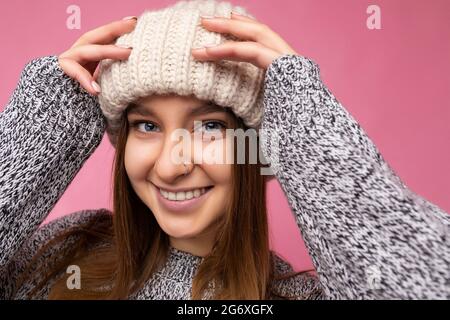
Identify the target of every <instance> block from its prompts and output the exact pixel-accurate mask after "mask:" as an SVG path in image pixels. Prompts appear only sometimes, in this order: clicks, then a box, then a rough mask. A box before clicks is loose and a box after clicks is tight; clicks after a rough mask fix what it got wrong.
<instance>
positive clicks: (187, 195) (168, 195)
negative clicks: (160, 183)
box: [159, 188, 206, 201]
mask: <svg viewBox="0 0 450 320" xmlns="http://www.w3.org/2000/svg"><path fill="white" fill-rule="evenodd" d="M159 192H160V193H161V195H162V196H163V197H164V198H165V199H168V200H173V201H182V200H189V199H192V198H198V197H200V196H201V195H202V194H204V193H205V192H206V188H201V189H194V190H189V191H187V192H183V191H182V192H169V191H165V190H162V189H159Z"/></svg>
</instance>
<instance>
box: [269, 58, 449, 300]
mask: <svg viewBox="0 0 450 320" xmlns="http://www.w3.org/2000/svg"><path fill="white" fill-rule="evenodd" d="M261 132H262V152H263V155H264V157H265V158H266V159H267V161H269V162H270V163H271V168H272V171H273V173H274V174H275V176H276V177H277V179H278V181H279V183H280V185H281V187H282V189H283V191H284V193H285V195H286V197H287V199H288V202H289V205H290V207H291V209H292V212H293V214H294V216H295V219H296V222H297V225H298V227H299V229H300V232H301V234H302V236H303V239H304V241H305V244H306V247H307V249H308V251H309V254H310V255H311V258H312V261H313V264H314V266H315V268H316V270H317V274H318V278H319V281H320V284H321V286H322V287H323V290H324V295H325V297H326V298H329V299H426V298H431V299H449V298H450V294H449V284H450V276H449V274H450V272H449V266H450V250H449V248H450V246H449V242H448V235H449V224H450V219H449V215H448V214H447V213H446V212H444V211H443V210H442V209H441V208H439V207H438V206H436V205H434V204H432V203H430V202H429V201H427V200H425V199H424V198H422V197H421V196H419V195H418V194H415V193H414V192H413V191H411V190H410V189H408V187H407V186H406V185H405V184H404V183H403V182H402V181H401V179H400V178H399V177H398V176H397V175H396V174H395V173H394V172H393V170H392V169H391V168H390V166H389V165H388V164H387V163H386V161H385V160H384V159H383V157H382V155H381V154H380V152H379V151H378V150H377V147H376V146H375V145H374V143H373V142H372V141H371V140H370V138H369V137H368V136H367V134H366V133H365V132H364V130H363V129H362V128H361V127H360V126H359V124H358V123H357V122H356V121H355V119H354V118H353V117H352V116H351V115H350V114H349V113H348V111H347V110H346V109H345V108H344V107H343V106H342V105H341V104H340V103H339V102H338V101H337V100H336V98H335V97H334V96H333V94H332V93H331V92H330V91H329V90H328V89H327V87H326V86H325V85H324V83H323V82H322V81H321V79H320V70H319V66H318V65H317V64H316V63H315V62H314V61H312V60H311V59H308V58H306V57H303V56H299V55H284V56H281V57H278V58H277V59H275V60H274V61H273V62H272V64H271V65H270V66H269V67H268V69H267V71H266V79H265V91H264V117H263V123H262V125H261Z"/></svg>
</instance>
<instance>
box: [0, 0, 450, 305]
mask: <svg viewBox="0 0 450 320" xmlns="http://www.w3.org/2000/svg"><path fill="white" fill-rule="evenodd" d="M232 11H238V12H239V13H240V14H241V15H236V14H234V13H233V14H232V13H231V12H232ZM201 15H208V16H217V15H218V16H219V17H215V18H214V17H213V18H208V19H202V20H201V23H199V22H200V21H199V20H200V16H201ZM131 20H135V19H131ZM135 23H136V21H134V22H133V21H130V19H127V20H124V21H120V22H114V23H111V24H110V25H107V26H103V27H100V28H98V29H95V30H93V31H91V32H88V33H87V34H85V35H83V36H82V37H81V38H80V39H79V40H78V41H77V42H76V43H75V45H74V46H73V47H72V48H71V49H69V50H68V51H66V52H64V53H63V54H61V56H60V57H59V58H58V57H56V56H50V57H43V58H39V59H35V60H33V61H31V62H30V63H29V64H28V65H27V66H26V67H25V69H24V71H23V73H22V75H21V79H20V84H19V85H18V87H17V90H16V91H15V92H14V95H13V96H12V98H11V99H10V103H9V105H8V106H7V107H6V108H5V111H4V112H2V113H1V114H0V128H2V130H3V131H2V133H3V134H1V135H0V145H1V146H2V148H0V159H2V161H1V162H0V197H1V198H0V222H1V223H0V225H1V228H0V253H1V255H0V284H1V287H0V289H1V290H0V297H2V298H5V299H14V298H19V299H20V298H51V299H62V298H67V299H79V298H83V299H190V298H192V299H201V298H215V299H278V298H283V299H323V298H326V299H348V298H350V299H361V298H367V299H391V298H393V299H399V298H413V299H417V298H448V283H449V281H450V279H449V274H448V265H449V264H450V261H449V259H448V255H445V254H443V253H445V252H448V249H449V245H448V241H446V239H447V238H448V227H449V224H450V222H449V221H450V220H449V215H448V214H447V213H445V212H444V211H443V210H441V209H440V208H438V207H437V206H435V205H433V204H432V203H430V202H428V201H426V200H425V199H423V198H422V197H420V196H419V195H417V194H415V193H414V192H413V191H411V190H409V189H408V188H407V187H406V185H405V184H404V183H403V182H402V181H401V179H400V178H399V177H398V176H397V175H396V174H395V172H394V171H393V170H392V169H391V167H390V166H389V165H388V164H387V163H386V162H385V160H384V159H383V157H382V155H381V154H380V152H379V151H378V149H377V147H376V146H375V145H374V144H373V142H372V141H371V140H370V138H369V137H368V136H367V135H366V133H365V132H364V130H363V129H362V128H361V126H360V125H359V124H358V123H357V122H356V120H355V119H353V117H352V116H351V115H350V114H349V113H348V112H347V110H346V109H345V108H344V107H343V106H342V105H341V104H340V103H339V102H338V101H337V99H336V98H335V97H334V96H333V94H332V93H331V91H330V90H329V89H328V88H327V87H326V86H325V84H324V83H323V82H322V81H321V78H320V73H319V67H318V65H317V64H316V63H315V62H314V61H313V60H311V59H309V58H306V57H303V56H300V55H298V54H296V53H295V52H294V51H293V50H292V49H291V48H290V46H289V45H288V44H287V43H286V42H285V41H284V40H283V39H282V38H281V37H280V36H279V35H277V34H276V33H275V32H273V31H272V30H271V29H270V28H269V27H267V26H265V25H263V24H262V23H260V22H258V21H257V20H256V19H254V17H252V16H251V15H248V14H247V13H246V11H245V10H244V9H242V8H240V7H233V6H232V5H231V4H230V3H227V2H217V1H214V0H192V1H180V2H177V3H176V4H175V5H173V6H171V7H168V8H164V9H163V10H157V11H146V12H144V13H143V14H142V15H141V16H140V17H139V18H138V19H137V25H136V28H134V30H133V27H134V24H135ZM116 37H117V39H116ZM236 38H238V39H236ZM239 40H242V41H239ZM112 41H116V43H115V44H116V45H117V46H119V45H122V46H125V47H127V46H132V49H124V48H120V49H119V48H117V47H116V46H114V45H110V44H108V45H105V43H110V42H112ZM211 42H215V44H217V46H216V47H208V48H206V49H201V50H194V51H191V49H192V48H193V47H198V46H203V45H205V44H207V43H211ZM108 58H109V59H108ZM101 59H103V60H102V61H101V63H100V68H99V70H100V72H99V73H97V75H99V78H98V80H99V84H100V85H101V90H100V91H101V94H100V95H99V96H98V99H94V97H93V96H92V95H90V94H89V93H92V92H91V91H90V90H92V88H91V87H90V86H89V87H86V90H87V91H84V90H81V88H80V85H83V86H84V85H86V83H88V84H89V83H90V79H91V77H92V76H93V75H91V73H94V70H95V68H96V66H97V63H98V62H99V60H101ZM118 60H121V61H118ZM122 60H123V61H122ZM86 61H88V62H86ZM266 68H267V70H266ZM73 79H78V82H76V81H73ZM48 97H52V99H49V98H48ZM68 108H70V109H68ZM3 128H4V129H3ZM255 129H258V130H255ZM259 129H262V130H261V131H260V130H259ZM105 130H106V132H107V134H108V137H109V141H110V142H111V143H112V145H113V146H114V147H115V149H116V150H115V151H116V152H115V157H114V163H113V212H110V211H109V210H106V209H99V210H87V211H82V212H76V213H73V214H70V215H67V216H65V217H63V218H60V219H57V220H55V221H52V222H51V223H49V224H47V225H45V226H43V227H39V225H40V224H41V223H42V221H43V220H44V219H45V217H46V216H47V215H48V213H49V211H50V210H51V208H52V207H53V206H54V205H55V203H56V202H57V200H58V199H59V197H61V195H62V193H63V192H64V190H65V188H67V186H68V185H69V184H70V182H71V180H72V179H73V177H74V176H75V174H76V173H77V172H78V170H80V168H81V166H82V165H83V163H84V162H85V161H86V159H87V158H88V157H89V156H90V155H91V154H92V153H93V151H94V150H95V148H96V147H97V146H98V145H99V144H100V141H101V140H102V136H103V134H104V132H105ZM180 130H181V131H182V132H183V133H184V135H182V145H183V148H181V151H182V152H181V153H180V152H179V150H180V149H179V148H177V147H178V146H179V140H176V139H172V138H173V135H174V134H175V133H177V132H178V131H180ZM228 130H235V131H242V132H245V133H247V132H253V131H256V132H257V134H256V135H255V139H256V142H257V145H258V150H259V147H261V150H262V153H263V155H264V158H266V159H267V160H268V161H269V162H270V164H271V167H270V168H271V169H273V170H274V172H273V173H274V174H275V176H276V178H277V179H278V182H279V183H280V185H281V187H282V189H283V191H284V192H285V195H286V197H287V199H288V201H289V205H290V208H291V209H292V212H293V216H294V218H295V222H296V223H297V226H298V230H299V231H300V232H301V233H302V235H303V238H304V240H305V243H306V245H307V248H308V249H309V253H310V255H311V257H312V260H313V263H314V266H315V268H316V269H317V274H316V275H311V274H309V273H307V272H303V273H295V272H293V269H292V267H291V266H290V265H289V264H288V263H287V262H285V261H284V260H283V259H282V258H280V257H279V256H278V255H277V254H276V253H275V252H273V251H272V250H271V249H270V246H269V232H268V222H267V209H266V182H267V176H265V175H263V174H262V170H261V169H263V167H265V165H263V163H261V161H259V160H261V159H259V158H258V161H257V162H256V163H252V162H251V161H243V162H241V161H237V160H238V159H237V158H238V156H239V150H241V149H243V153H244V154H245V159H250V158H249V156H251V154H252V152H251V149H250V147H251V145H250V144H247V143H244V144H243V145H239V144H238V141H236V139H235V138H238V137H237V136H236V135H232V136H229V135H227V134H224V132H227V131H228ZM252 130H253V131H252ZM37 132H39V134H36V133H37ZM260 132H261V133H263V132H265V134H261V135H260V134H259V133H260ZM41 133H42V134H41ZM245 136H246V135H244V137H245ZM273 136H274V137H275V138H277V139H274V140H273V139H272V137H273ZM197 137H200V139H196V138H197ZM191 140H192V141H194V143H193V144H188V147H187V148H184V143H185V142H186V141H191ZM272 141H276V143H274V144H272ZM198 144H200V145H201V146H202V147H204V148H201V149H196V148H195V146H196V145H198ZM230 146H231V147H232V148H228V147H230ZM230 149H231V150H233V151H234V150H236V151H238V152H233V153H232V154H231V155H232V156H231V157H230ZM208 152H211V153H214V154H222V155H225V157H226V158H227V159H228V158H231V159H233V160H234V161H233V162H231V163H229V162H228V161H225V162H219V163H212V162H207V161H203V160H204V159H205V157H206V156H209V154H208ZM258 154H259V153H258ZM174 156H175V158H174ZM180 159H181V160H182V161H178V160H180ZM175 160H176V161H175ZM272 164H273V167H272ZM265 169H267V168H265ZM16 170H17V171H16ZM74 266H75V267H78V268H76V269H77V270H81V274H82V278H81V280H80V281H81V286H80V289H79V290H71V289H72V288H71V287H69V286H68V283H67V280H68V277H69V275H68V274H67V273H66V270H67V268H68V267H74ZM69 270H72V269H69Z"/></svg>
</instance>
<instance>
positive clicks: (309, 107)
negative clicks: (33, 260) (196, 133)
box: [0, 55, 450, 299]
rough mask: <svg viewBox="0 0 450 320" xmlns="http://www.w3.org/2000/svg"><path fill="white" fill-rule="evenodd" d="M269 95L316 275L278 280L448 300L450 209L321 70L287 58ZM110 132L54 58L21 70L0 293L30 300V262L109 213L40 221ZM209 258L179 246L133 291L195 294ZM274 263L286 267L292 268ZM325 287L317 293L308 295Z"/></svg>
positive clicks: (347, 295)
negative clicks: (397, 159)
mask: <svg viewBox="0 0 450 320" xmlns="http://www.w3.org/2000/svg"><path fill="white" fill-rule="evenodd" d="M264 94H265V95H264V109H265V111H264V119H263V124H262V128H263V129H265V130H267V131H266V132H268V133H275V132H276V133H277V134H278V135H279V136H280V153H279V154H281V155H282V157H280V158H279V159H278V158H277V157H276V156H275V153H273V152H272V151H271V150H270V146H269V144H268V143H267V144H266V143H263V153H264V156H265V157H266V159H268V160H269V161H270V162H273V163H274V168H275V169H274V170H275V172H276V176H277V179H278V181H279V182H280V184H281V186H282V188H283V191H284V192H285V194H286V196H287V198H288V201H289V204H290V207H291V209H292V212H293V214H294V216H295V219H296V222H297V225H298V228H299V230H300V231H301V234H302V236H303V238H304V240H305V243H306V246H307V248H308V251H309V253H310V255H311V257H312V260H313V263H314V266H315V268H316V270H317V276H305V275H300V276H297V277H295V278H293V279H289V280H279V281H278V282H277V283H275V284H274V285H275V287H276V288H278V290H279V291H280V292H281V293H284V294H297V295H306V297H307V298H311V299H317V298H321V299H411V298H413V299H414V298H418V299H422V298H434V299H448V298H450V293H449V292H450V289H449V280H450V276H449V265H450V250H449V247H450V246H449V242H448V241H449V240H448V234H449V222H450V219H449V217H450V216H449V215H448V214H447V213H446V212H444V211H443V210H442V209H440V208H439V207H438V206H436V205H434V204H432V203H430V202H428V201H427V200H425V199H423V198H422V197H421V196H419V195H417V194H415V193H414V192H413V191H411V190H410V189H408V187H406V186H405V184H404V183H403V182H402V181H401V180H400V178H399V177H398V176H397V175H396V174H395V173H394V172H393V170H392V169H391V168H390V167H389V165H388V164H387V163H386V162H385V161H384V159H383V157H382V156H381V154H380V153H379V151H378V150H377V148H376V146H375V145H374V144H373V142H372V141H371V140H370V138H369V137H368V136H367V134H366V133H365V132H364V130H363V129H362V128H361V127H360V126H359V124H358V123H357V122H356V121H355V120H354V118H353V117H352V116H351V115H350V114H349V113H348V111H346V109H345V108H344V107H343V106H342V105H341V104H340V103H339V102H338V101H337V100H336V98H335V97H334V96H333V94H332V93H331V92H330V91H329V90H328V89H327V87H326V86H325V85H324V83H323V82H322V81H321V79H320V74H319V67H318V65H317V64H316V63H315V62H314V61H312V60H310V59H308V58H306V57H302V56H297V55H284V56H282V57H279V58H278V59H276V60H275V61H273V63H272V64H271V65H270V66H269V68H268V69H267V72H266V78H265V92H264ZM104 131H105V119H104V117H103V115H102V113H101V111H100V108H99V105H98V99H97V97H95V96H92V95H90V94H89V93H87V92H86V91H85V90H84V89H83V88H82V87H81V86H80V85H79V83H78V82H76V81H74V80H72V79H71V78H70V77H69V76H67V75H66V74H65V73H64V72H63V70H62V69H61V68H60V67H59V64H58V60H57V57H56V56H47V57H41V58H37V59H34V60H32V61H30V62H29V63H28V64H27V65H26V66H25V68H24V70H23V72H22V73H21V76H20V80H19V83H18V86H17V88H16V89H15V90H14V92H13V94H12V96H11V98H10V100H9V102H8V105H7V106H6V108H5V109H4V111H3V112H2V113H1V114H0V159H1V160H0V161H1V162H0V297H1V298H3V299H20V298H23V297H24V295H25V293H26V292H27V291H28V290H29V289H30V288H31V287H33V284H34V283H35V280H33V279H31V280H29V281H28V282H27V283H26V284H25V285H23V287H22V288H20V289H19V291H18V294H17V295H15V296H12V294H11V292H12V290H13V286H14V282H15V279H16V278H17V276H18V275H19V274H20V272H21V271H23V268H24V264H25V263H26V261H28V259H30V257H31V256H32V255H33V253H34V252H36V250H37V249H38V248H39V247H40V246H41V245H42V244H43V243H44V242H46V241H47V240H49V239H51V238H52V236H53V235H55V234H56V233H57V232H59V231H61V230H64V229H65V228H68V227H70V226H74V225H77V224H79V223H80V222H83V221H87V220H88V219H91V218H92V217H93V216H96V215H99V214H110V212H109V211H108V210H107V209H97V210H83V211H79V212H75V213H72V214H69V215H67V216H64V217H62V218H59V219H56V220H54V221H52V222H50V223H49V224H46V225H45V226H42V227H39V226H40V224H41V223H42V222H43V220H44V219H45V218H46V217H47V215H48V214H49V212H50V211H51V210H52V208H53V207H54V205H55V204H56V202H57V201H58V199H59V198H60V197H61V196H62V195H63V193H64V191H65V190H66V188H67V187H68V185H69V184H70V183H71V181H72V180H73V178H74V177H75V175H76V174H77V173H78V171H79V170H80V168H81V167H82V166H83V164H84V163H85V161H86V160H87V159H88V158H89V156H90V155H91V154H92V153H93V152H94V150H95V149H96V148H97V146H98V145H99V144H100V142H101V139H102V137H103V134H104ZM267 141H269V139H267ZM60 246H61V245H59V246H55V248H54V250H53V251H52V254H55V255H57V254H58V250H59V249H60ZM201 260H202V258H201V257H196V256H193V255H191V254H189V253H187V252H182V251H179V250H176V249H174V248H171V249H170V256H169V259H168V261H167V264H166V266H165V267H164V268H163V269H162V270H160V271H159V272H158V273H157V274H155V275H154V276H153V277H152V278H151V279H149V280H148V282H147V284H146V286H145V287H144V288H143V289H142V290H140V291H139V292H137V293H136V294H134V295H133V296H130V298H131V299H189V297H190V289H191V280H192V277H193V275H194V273H195V270H196V268H197V266H198V265H199V263H201ZM275 261H276V268H277V270H278V271H280V272H287V271H289V270H292V268H291V266H290V265H289V264H288V263H287V262H285V261H284V260H283V259H281V258H279V257H276V258H275ZM38 277H39V275H36V279H38ZM51 283H52V281H50V282H49V286H50V285H51ZM49 286H48V287H49ZM48 287H47V288H44V290H42V294H41V297H42V298H46V297H47V294H48ZM317 288H318V289H320V294H310V293H311V292H312V290H313V289H317Z"/></svg>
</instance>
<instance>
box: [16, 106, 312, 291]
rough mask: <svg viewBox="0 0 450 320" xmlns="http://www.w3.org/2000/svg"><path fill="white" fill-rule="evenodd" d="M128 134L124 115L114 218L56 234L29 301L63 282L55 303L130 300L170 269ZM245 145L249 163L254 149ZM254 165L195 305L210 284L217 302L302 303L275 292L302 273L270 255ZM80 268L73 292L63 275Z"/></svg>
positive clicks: (239, 183)
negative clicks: (278, 264) (135, 182)
mask: <svg viewBox="0 0 450 320" xmlns="http://www.w3.org/2000/svg"><path fill="white" fill-rule="evenodd" d="M226 109H227V110H229V108H226ZM230 114H231V115H232V118H233V120H234V128H245V125H244V124H243V122H242V120H241V119H240V118H237V117H236V116H235V115H234V114H232V113H231V112H230ZM128 131H129V125H128V121H127V117H126V113H124V116H123V117H122V126H121V128H120V131H119V134H118V140H117V145H116V154H115V158H114V162H113V180H114V182H113V215H112V216H110V215H101V216H100V215H99V216H98V217H97V218H95V217H94V219H91V220H90V221H89V222H88V223H86V224H84V225H81V226H77V227H74V228H71V229H69V230H65V231H64V232H62V233H61V234H58V235H56V236H55V237H54V238H53V239H52V240H51V241H49V242H48V243H46V244H45V245H44V246H43V247H41V249H40V250H39V251H38V252H37V253H36V254H35V256H34V257H33V259H32V261H31V262H30V263H29V265H28V268H27V269H26V270H25V271H24V272H23V273H22V277H21V278H19V279H18V281H17V285H16V290H17V289H18V288H19V287H20V286H21V285H22V284H23V282H24V281H25V280H26V278H27V277H28V276H30V274H31V272H30V270H31V269H34V270H36V269H39V268H40V269H41V273H42V274H44V276H43V277H42V280H41V281H40V283H38V285H37V286H35V287H34V289H33V290H31V292H29V297H30V298H32V297H33V296H34V295H36V294H37V293H38V292H39V290H41V289H42V288H43V287H44V286H45V285H46V283H47V282H48V281H50V280H51V279H53V278H57V280H56V281H55V283H54V284H53V285H52V286H51V290H50V293H49V299H126V298H127V297H128V296H129V295H130V294H132V293H133V292H136V291H137V290H138V289H139V288H142V286H143V285H144V283H145V282H146V280H148V279H149V278H150V277H151V276H152V275H153V273H155V272H156V271H157V270H158V269H159V268H161V267H162V266H163V265H164V263H165V261H166V259H167V256H168V252H169V238H168V235H167V234H165V232H164V231H163V230H162V229H161V228H160V226H159V225H158V223H157V221H156V219H155V217H154V215H153V213H152V212H151V210H150V209H149V208H148V207H147V206H146V205H145V204H144V203H143V202H142V201H141V200H140V198H139V197H138V196H137V194H136V193H135V192H134V190H133V188H132V186H131V184H130V181H129V178H128V175H127V173H126V171H125V166H124V153H125V145H126V141H127V136H128ZM245 145H246V146H247V147H246V156H247V157H248V152H249V150H248V145H249V144H247V143H246V144H245ZM247 162H248V161H245V163H244V164H238V163H236V162H235V164H234V165H233V170H232V172H233V173H232V175H233V176H232V187H231V190H232V193H231V194H230V201H229V204H230V205H229V206H227V208H225V214H224V215H223V217H222V219H221V220H220V227H219V228H218V230H219V232H218V233H217V237H216V242H215V245H214V246H213V249H212V251H211V252H210V254H209V255H208V256H206V257H205V259H204V260H203V262H202V263H201V264H200V265H199V267H198V270H197V273H196V275H195V277H194V279H193V284H192V296H191V298H192V299H201V298H202V296H203V294H204V293H205V292H206V290H207V289H208V287H209V285H210V284H211V283H214V284H220V285H219V286H216V287H215V288H216V290H215V291H214V296H213V298H214V299H272V298H274V299H276V298H286V299H296V298H299V297H288V296H283V295H281V294H279V293H277V292H276V291H275V290H274V288H273V287H272V283H273V281H274V280H279V279H285V278H289V277H293V276H296V275H298V274H300V273H303V272H292V273H288V274H284V275H281V274H275V265H274V259H273V255H274V253H273V252H272V251H271V250H270V249H269V232H268V221H267V210H266V178H265V177H266V176H263V175H261V174H260V168H261V167H262V166H263V165H262V164H261V163H259V162H258V163H257V164H249V163H247ZM236 235H239V237H237V236H236ZM73 238H75V239H76V241H74V245H73V246H70V247H67V248H66V249H65V250H64V251H63V252H61V255H58V257H57V258H56V259H54V261H51V262H50V267H49V266H48V263H49V261H48V260H47V265H45V266H44V265H42V266H37V265H36V264H37V263H38V261H39V260H40V259H39V258H40V257H42V256H44V255H45V253H46V252H48V251H47V250H49V249H51V247H52V246H53V245H55V244H56V243H58V242H60V241H67V240H68V239H73ZM73 264H75V265H78V266H79V267H80V269H81V270H83V273H82V289H79V290H69V289H68V288H67V285H66V280H67V277H68V276H69V275H67V274H66V273H65V272H64V270H66V268H67V266H68V265H73ZM304 272H307V271H304Z"/></svg>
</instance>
